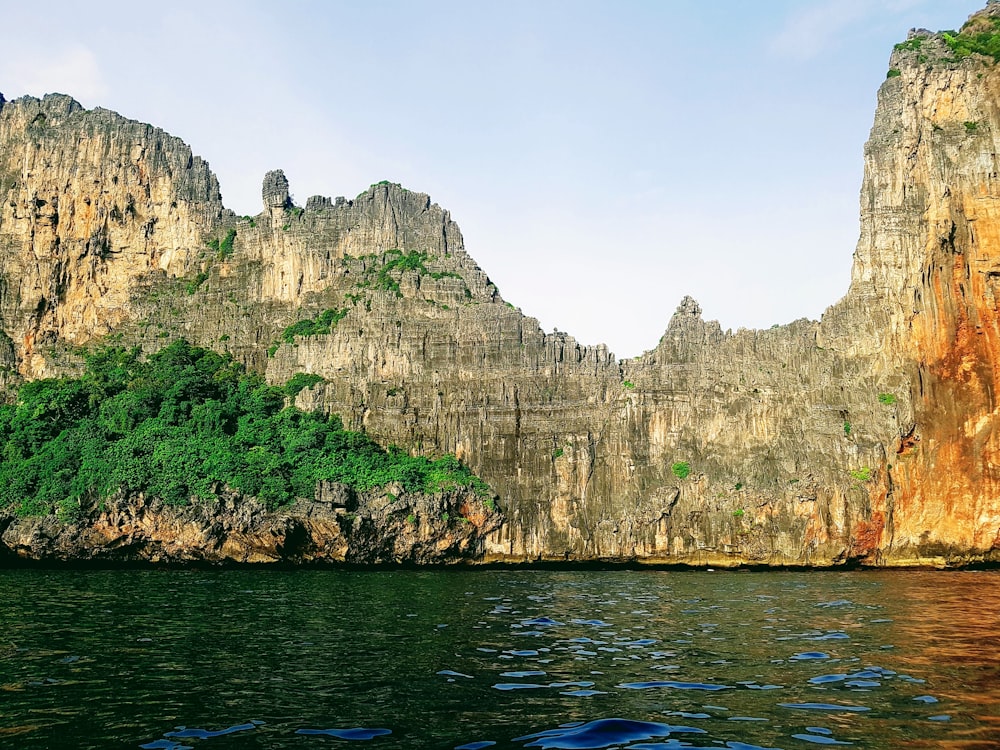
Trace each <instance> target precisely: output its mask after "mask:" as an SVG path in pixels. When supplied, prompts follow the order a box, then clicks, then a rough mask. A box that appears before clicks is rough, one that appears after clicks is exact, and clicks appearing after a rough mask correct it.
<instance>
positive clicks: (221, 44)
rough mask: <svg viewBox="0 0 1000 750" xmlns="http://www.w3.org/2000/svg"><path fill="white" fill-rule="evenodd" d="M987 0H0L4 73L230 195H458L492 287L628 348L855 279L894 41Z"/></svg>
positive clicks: (828, 293) (822, 302)
mask: <svg viewBox="0 0 1000 750" xmlns="http://www.w3.org/2000/svg"><path fill="white" fill-rule="evenodd" d="M983 5H985V0H766V1H764V0H762V1H760V2H743V1H739V2H738V1H737V0H715V2H706V1H705V0H660V2H652V1H646V2H639V1H635V0H634V1H628V0H616V1H615V2H611V1H610V0H609V1H607V2H589V1H579V2H563V1H558V0H533V1H532V2H522V1H520V0H507V1H506V2H502V3H486V2H473V1H472V0H467V1H466V2H438V1H436V0H422V1H421V2H416V1H411V2H400V1H398V0H397V1H392V2H390V1H384V2H377V1H371V2H358V1H357V0H351V1H350V2H339V1H333V0H331V1H330V2H304V1H303V2H296V1H295V0H286V1H285V2H282V3H275V2H266V3H265V2H209V1H207V0H203V1H202V2H187V1H186V0H175V1H174V2H171V3H169V4H167V3H163V4H156V5H155V6H153V5H152V4H141V3H135V2H100V1H98V2H92V3H86V4H83V3H77V2H69V1H67V0H57V1H53V2H48V3H46V4H45V5H44V10H43V11H42V10H37V9H35V8H34V7H30V4H27V3H23V2H20V1H19V2H10V1H9V0H0V18H3V23H4V26H5V28H6V29H7V33H5V35H4V44H3V47H4V50H3V54H2V55H0V58H2V59H0V92H3V93H4V95H5V96H6V97H7V98H8V99H10V98H14V97H16V96H20V95H22V94H26V93H27V94H32V95H35V96H40V95H42V94H44V93H47V92H50V91H59V92H62V93H67V94H71V95H73V96H75V97H76V98H77V99H79V100H80V101H81V103H83V104H84V105H85V106H87V107H94V106H104V107H107V108H109V109H114V110H116V111H119V112H121V113H122V114H124V115H126V116H128V117H132V118H135V119H139V120H143V121H147V122H151V123H153V124H155V125H158V126H160V127H163V128H164V129H166V130H168V131H170V132H171V133H173V134H174V135H177V136H179V137H181V138H183V139H184V140H185V141H187V142H188V143H190V144H191V146H192V148H193V149H194V150H195V152H196V153H198V154H200V155H202V156H204V157H205V158H206V159H207V160H208V161H209V162H210V164H211V166H212V168H213V169H214V170H215V171H216V173H217V174H218V176H219V180H220V182H221V185H222V194H223V199H224V201H225V203H226V205H227V206H228V207H229V208H232V209H233V210H235V211H236V212H237V213H241V214H244V213H257V212H258V211H259V210H260V182H261V178H262V177H263V174H264V172H265V171H267V170H268V169H274V168H282V169H284V170H285V172H286V174H287V175H288V178H289V180H290V182H291V187H292V193H293V195H294V196H295V198H296V200H297V201H298V202H299V203H300V204H304V203H305V200H306V198H307V197H308V196H310V195H313V194H322V195H329V196H336V195H346V196H349V197H351V196H354V195H357V194H358V193H359V192H361V191H362V190H364V189H365V188H367V186H368V185H369V184H370V183H372V182H377V181H379V180H383V179H387V180H391V181H393V182H400V183H402V184H403V185H404V186H405V187H407V188H410V189H411V190H417V191H421V192H426V193H429V194H430V195H431V197H432V199H433V200H434V201H436V202H437V203H439V204H440V205H442V206H443V207H444V208H447V209H449V210H450V211H451V212H452V215H453V217H454V218H455V220H456V221H457V222H458V223H459V225H460V226H461V228H462V230H463V233H464V235H465V240H466V248H467V249H468V251H469V252H470V254H471V255H472V256H473V257H474V258H476V260H477V261H478V262H479V264H480V266H482V268H483V269H484V270H485V271H486V272H487V273H488V274H489V275H490V277H491V278H492V279H493V280H494V281H495V282H496V283H497V284H498V286H499V287H500V290H501V292H502V294H503V295H504V297H505V298H506V299H507V300H509V301H511V302H512V303H514V304H515V305H517V306H519V307H521V308H522V309H523V310H524V312H525V313H527V314H529V315H533V316H535V317H538V318H539V320H540V322H541V324H542V326H543V327H544V328H545V329H546V330H551V329H552V328H553V327H558V328H559V329H560V330H564V331H568V332H569V333H571V334H573V335H575V336H576V337H577V338H578V339H579V340H580V341H582V342H584V343H599V342H605V343H607V344H609V345H610V347H611V349H612V350H613V351H615V352H616V353H617V354H618V355H619V356H633V355H636V354H639V353H640V352H641V351H643V350H644V349H649V348H651V347H653V346H655V344H656V342H657V340H658V339H659V337H660V335H661V334H662V332H663V330H664V329H665V327H666V325H667V322H668V321H669V319H670V316H671V314H672V313H673V311H674V309H675V308H676V306H677V303H678V302H679V300H680V298H681V297H682V296H683V295H684V294H691V295H693V296H694V297H695V298H696V299H698V300H699V302H700V303H701V305H702V307H703V309H704V314H705V317H707V318H712V319H717V320H719V321H720V322H721V323H722V325H723V327H725V328H730V327H731V328H734V329H735V328H737V327H740V326H746V327H769V326H770V325H771V324H773V323H785V322H788V321H790V320H793V319H795V318H799V317H811V318H816V317H818V316H819V315H821V314H822V312H823V310H824V309H825V308H826V307H827V306H828V305H830V304H832V303H833V302H835V301H836V300H837V299H838V298H839V297H840V296H842V295H843V293H844V292H845V291H846V289H847V284H848V278H849V270H850V263H851V254H852V252H853V250H854V245H855V243H856V241H857V232H858V191H859V188H860V184H861V173H862V146H863V144H864V141H865V139H866V138H867V135H868V130H869V128H870V127H871V120H872V115H873V112H874V108H875V93H876V91H877V89H878V86H879V85H880V84H881V82H882V81H883V80H884V78H885V73H886V70H887V67H888V65H887V61H888V57H889V53H890V51H891V49H892V45H893V44H894V43H895V42H897V41H901V40H902V39H904V38H905V36H906V32H907V30H908V29H909V28H910V27H914V26H918V27H928V28H931V29H935V30H937V29H941V28H956V27H958V26H960V25H961V24H962V23H963V22H964V21H965V19H966V17H967V16H968V15H969V14H970V13H972V12H973V11H975V10H977V9H978V8H980V7H982V6H983Z"/></svg>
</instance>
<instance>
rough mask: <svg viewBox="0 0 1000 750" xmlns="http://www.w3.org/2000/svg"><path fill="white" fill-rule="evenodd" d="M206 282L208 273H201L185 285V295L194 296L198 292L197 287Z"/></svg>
mask: <svg viewBox="0 0 1000 750" xmlns="http://www.w3.org/2000/svg"><path fill="white" fill-rule="evenodd" d="M206 281H208V273H207V272H206V271H201V272H199V273H198V275H197V276H195V277H194V278H193V279H191V281H189V282H188V284H187V293H188V294H194V293H195V292H197V291H198V287H200V286H201V285H202V284H204V283H205V282H206Z"/></svg>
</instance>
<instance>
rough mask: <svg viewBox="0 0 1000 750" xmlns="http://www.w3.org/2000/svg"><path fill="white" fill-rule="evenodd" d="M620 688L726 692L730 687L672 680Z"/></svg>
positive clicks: (652, 681) (624, 685)
mask: <svg viewBox="0 0 1000 750" xmlns="http://www.w3.org/2000/svg"><path fill="white" fill-rule="evenodd" d="M618 687H620V688H627V689H629V690H648V689H649V688H663V687H667V688H674V689H675V690H711V691H714V690H728V689H730V688H732V685H711V684H709V683H707V682H674V681H673V680H651V681H649V682H623V683H622V684H621V685H618Z"/></svg>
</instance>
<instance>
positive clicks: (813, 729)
mask: <svg viewBox="0 0 1000 750" xmlns="http://www.w3.org/2000/svg"><path fill="white" fill-rule="evenodd" d="M806 731H807V732H812V733H813V734H833V730H832V729H827V728H826V727H806Z"/></svg>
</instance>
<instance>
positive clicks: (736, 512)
mask: <svg viewBox="0 0 1000 750" xmlns="http://www.w3.org/2000/svg"><path fill="white" fill-rule="evenodd" d="M745 515H746V511H745V510H743V508H737V509H736V510H734V511H733V517H734V518H743V516H745Z"/></svg>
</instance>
